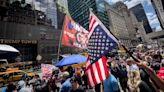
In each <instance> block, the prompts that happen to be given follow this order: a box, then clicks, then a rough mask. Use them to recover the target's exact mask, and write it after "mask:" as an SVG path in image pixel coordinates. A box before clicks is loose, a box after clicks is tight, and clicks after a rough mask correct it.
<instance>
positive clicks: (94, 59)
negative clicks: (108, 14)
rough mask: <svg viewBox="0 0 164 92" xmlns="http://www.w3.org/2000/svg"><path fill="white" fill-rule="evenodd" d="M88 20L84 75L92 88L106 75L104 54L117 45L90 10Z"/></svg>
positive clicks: (115, 40)
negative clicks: (86, 56) (86, 58)
mask: <svg viewBox="0 0 164 92" xmlns="http://www.w3.org/2000/svg"><path fill="white" fill-rule="evenodd" d="M89 22H90V24H89V42H88V61H87V65H86V68H87V69H86V75H87V79H88V85H89V87H90V88H92V87H94V86H95V85H96V84H99V83H101V82H102V81H103V80H105V79H106V78H107V77H108V69H107V66H106V57H105V55H106V54H107V53H108V52H109V51H111V50H112V49H113V48H115V47H116V46H117V45H118V41H117V39H116V38H115V37H114V36H113V35H112V34H111V33H110V32H109V31H108V29H107V28H106V27H105V26H104V25H103V24H102V22H101V21H100V20H99V19H98V18H97V17H96V16H95V15H94V14H93V13H92V12H90V18H89Z"/></svg>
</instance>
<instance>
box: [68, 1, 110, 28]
mask: <svg viewBox="0 0 164 92" xmlns="http://www.w3.org/2000/svg"><path fill="white" fill-rule="evenodd" d="M89 8H92V11H93V12H94V13H95V14H96V15H97V16H98V18H99V19H100V20H101V21H102V23H103V24H104V25H105V26H106V27H107V28H109V20H108V17H107V12H106V10H105V6H104V0H85V1H84V0H68V9H69V12H70V15H71V17H72V18H73V19H74V20H75V21H76V22H77V23H79V24H80V25H82V26H83V27H84V28H85V29H87V30H88V29H89Z"/></svg>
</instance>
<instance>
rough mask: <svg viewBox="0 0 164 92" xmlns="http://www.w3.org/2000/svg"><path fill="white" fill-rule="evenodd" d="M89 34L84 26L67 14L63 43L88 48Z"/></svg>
mask: <svg viewBox="0 0 164 92" xmlns="http://www.w3.org/2000/svg"><path fill="white" fill-rule="evenodd" d="M88 34H89V32H88V31H87V30H85V29H84V28H83V27H82V26H80V25H79V24H78V23H76V22H75V21H74V20H72V19H70V18H69V17H68V16H65V21H64V25H63V35H62V45H65V46H68V47H77V48H81V49H87V45H88Z"/></svg>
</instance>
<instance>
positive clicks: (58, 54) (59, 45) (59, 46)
mask: <svg viewBox="0 0 164 92" xmlns="http://www.w3.org/2000/svg"><path fill="white" fill-rule="evenodd" d="M65 16H66V14H65ZM64 23H65V18H64V22H63V25H64ZM63 32H64V28H63V27H62V30H61V34H60V40H59V44H58V53H57V60H59V56H60V48H61V42H62V36H63Z"/></svg>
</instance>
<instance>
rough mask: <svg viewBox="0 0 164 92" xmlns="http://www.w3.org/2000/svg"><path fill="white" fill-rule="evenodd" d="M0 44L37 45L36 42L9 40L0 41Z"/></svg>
mask: <svg viewBox="0 0 164 92" xmlns="http://www.w3.org/2000/svg"><path fill="white" fill-rule="evenodd" d="M0 43H1V44H11V43H13V44H37V41H36V40H10V39H0Z"/></svg>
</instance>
